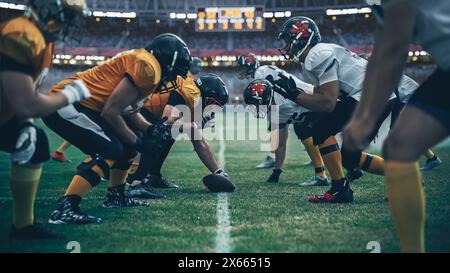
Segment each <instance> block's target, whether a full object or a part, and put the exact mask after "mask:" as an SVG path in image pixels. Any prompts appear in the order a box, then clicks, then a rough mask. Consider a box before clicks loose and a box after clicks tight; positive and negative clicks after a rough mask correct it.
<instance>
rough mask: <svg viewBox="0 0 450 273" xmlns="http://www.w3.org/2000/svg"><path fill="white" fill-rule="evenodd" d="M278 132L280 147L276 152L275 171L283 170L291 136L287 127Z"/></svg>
mask: <svg viewBox="0 0 450 273" xmlns="http://www.w3.org/2000/svg"><path fill="white" fill-rule="evenodd" d="M277 131H278V146H277V149H276V150H275V165H274V167H273V168H274V169H276V170H281V169H282V168H283V165H284V161H285V159H286V148H287V140H288V135H289V127H288V126H286V127H284V128H282V129H279V130H277Z"/></svg>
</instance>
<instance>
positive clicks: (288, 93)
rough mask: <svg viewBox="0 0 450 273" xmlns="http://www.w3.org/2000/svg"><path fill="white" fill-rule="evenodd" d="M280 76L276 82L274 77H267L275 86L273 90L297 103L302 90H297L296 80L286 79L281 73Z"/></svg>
mask: <svg viewBox="0 0 450 273" xmlns="http://www.w3.org/2000/svg"><path fill="white" fill-rule="evenodd" d="M278 76H279V77H280V78H279V79H278V80H275V79H274V78H273V77H272V76H269V77H267V80H268V81H270V83H272V85H273V90H274V91H275V92H277V93H278V94H280V95H281V96H283V97H285V98H287V99H289V100H292V101H294V102H296V101H297V97H298V95H300V93H301V90H299V89H298V88H297V85H296V83H295V80H294V79H293V78H292V77H289V78H288V77H286V76H285V75H283V74H282V73H279V74H278Z"/></svg>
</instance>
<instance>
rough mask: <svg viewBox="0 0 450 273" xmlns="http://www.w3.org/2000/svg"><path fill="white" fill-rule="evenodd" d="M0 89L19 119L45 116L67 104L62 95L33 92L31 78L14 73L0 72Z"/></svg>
mask: <svg viewBox="0 0 450 273" xmlns="http://www.w3.org/2000/svg"><path fill="white" fill-rule="evenodd" d="M0 81H1V88H2V89H3V91H4V92H5V94H6V97H7V100H8V103H9V105H10V107H11V109H12V111H13V113H14V114H15V115H16V116H17V117H18V118H19V119H27V118H33V117H43V116H47V115H49V114H51V113H53V112H55V111H57V110H58V109H60V108H61V107H64V106H66V105H67V104H68V100H67V98H66V97H65V96H64V95H63V94H62V93H52V94H49V95H44V94H40V93H38V92H36V91H35V88H34V84H33V79H32V78H31V76H29V75H27V74H24V73H20V72H14V71H2V72H0Z"/></svg>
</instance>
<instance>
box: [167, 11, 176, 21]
mask: <svg viewBox="0 0 450 273" xmlns="http://www.w3.org/2000/svg"><path fill="white" fill-rule="evenodd" d="M169 16H170V19H175V18H176V17H177V14H176V13H175V12H171V13H170V15H169Z"/></svg>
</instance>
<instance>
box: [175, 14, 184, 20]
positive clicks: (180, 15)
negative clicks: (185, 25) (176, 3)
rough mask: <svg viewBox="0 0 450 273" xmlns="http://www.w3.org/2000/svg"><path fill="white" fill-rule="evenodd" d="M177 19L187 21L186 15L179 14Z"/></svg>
mask: <svg viewBox="0 0 450 273" xmlns="http://www.w3.org/2000/svg"><path fill="white" fill-rule="evenodd" d="M176 18H177V19H186V13H177V16H176Z"/></svg>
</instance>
